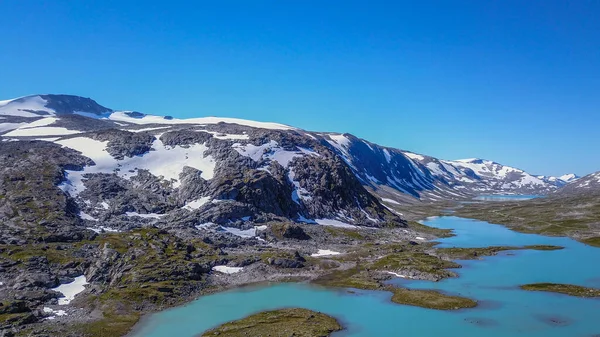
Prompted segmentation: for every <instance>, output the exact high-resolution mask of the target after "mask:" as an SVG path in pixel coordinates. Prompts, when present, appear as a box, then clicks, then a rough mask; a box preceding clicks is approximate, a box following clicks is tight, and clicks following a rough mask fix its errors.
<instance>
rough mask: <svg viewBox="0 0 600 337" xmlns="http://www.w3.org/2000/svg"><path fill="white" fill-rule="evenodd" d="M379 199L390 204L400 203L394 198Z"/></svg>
mask: <svg viewBox="0 0 600 337" xmlns="http://www.w3.org/2000/svg"><path fill="white" fill-rule="evenodd" d="M381 201H383V202H387V203H390V204H395V205H400V203H399V202H397V201H396V200H393V199H388V198H381Z"/></svg>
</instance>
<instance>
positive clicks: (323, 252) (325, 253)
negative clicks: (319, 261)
mask: <svg viewBox="0 0 600 337" xmlns="http://www.w3.org/2000/svg"><path fill="white" fill-rule="evenodd" d="M340 254H341V253H340V252H334V251H333V250H329V249H319V251H318V252H316V253H314V254H311V255H310V256H312V257H319V256H331V255H340Z"/></svg>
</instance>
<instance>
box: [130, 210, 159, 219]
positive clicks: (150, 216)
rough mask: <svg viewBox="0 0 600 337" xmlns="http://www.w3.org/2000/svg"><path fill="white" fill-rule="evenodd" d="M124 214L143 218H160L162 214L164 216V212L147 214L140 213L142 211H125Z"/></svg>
mask: <svg viewBox="0 0 600 337" xmlns="http://www.w3.org/2000/svg"><path fill="white" fill-rule="evenodd" d="M125 215H127V216H130V217H131V216H137V217H140V218H144V219H160V218H162V217H163V216H165V215H166V214H157V213H147V214H142V213H137V212H125Z"/></svg>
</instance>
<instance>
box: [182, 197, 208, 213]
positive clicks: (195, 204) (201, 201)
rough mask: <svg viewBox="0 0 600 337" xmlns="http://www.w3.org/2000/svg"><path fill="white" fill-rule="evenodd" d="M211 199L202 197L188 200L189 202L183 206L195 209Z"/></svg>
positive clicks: (191, 209)
mask: <svg viewBox="0 0 600 337" xmlns="http://www.w3.org/2000/svg"><path fill="white" fill-rule="evenodd" d="M209 201H210V197H202V198H199V199H196V200H193V201H190V202H188V203H187V204H185V206H183V208H185V209H187V210H190V211H193V210H195V209H198V208H200V207H202V205H204V204H206V203H208V202H209Z"/></svg>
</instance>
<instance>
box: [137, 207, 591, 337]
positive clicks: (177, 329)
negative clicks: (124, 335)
mask: <svg viewBox="0 0 600 337" xmlns="http://www.w3.org/2000/svg"><path fill="white" fill-rule="evenodd" d="M423 223H424V224H426V225H428V226H432V227H439V228H451V229H454V230H455V234H456V236H455V237H452V238H446V239H442V240H439V241H440V242H442V244H441V245H442V246H446V247H485V246H492V245H494V246H495V245H513V246H517V245H531V244H550V245H558V246H563V247H565V249H563V250H557V251H532V250H524V251H509V252H503V253H501V254H499V255H496V256H492V257H486V258H484V259H483V260H475V261H459V262H460V263H461V264H462V265H463V268H461V269H456V270H455V271H457V272H458V274H459V275H460V276H459V277H458V278H452V279H446V280H443V281H440V282H429V281H411V280H404V279H395V280H394V281H392V282H397V283H399V284H401V285H402V286H405V287H409V288H419V289H436V290H441V291H444V292H447V293H451V294H459V295H461V296H466V297H470V298H473V299H476V300H477V301H478V302H479V306H478V307H477V308H474V309H464V310H458V311H438V310H430V309H423V308H419V307H411V306H404V305H398V304H394V303H392V302H391V301H390V298H391V294H390V293H386V292H375V291H362V290H353V291H352V292H349V291H348V290H345V289H339V290H335V289H334V290H331V289H324V288H319V287H314V286H310V285H306V284H275V285H266V286H256V287H246V288H241V289H236V290H232V291H227V292H222V293H218V294H214V295H209V296H204V297H201V298H199V299H197V300H195V301H193V302H191V303H189V304H187V305H185V306H181V307H177V308H173V309H170V310H166V311H162V312H159V313H156V314H153V315H150V316H148V317H146V318H145V319H144V320H143V321H142V322H141V323H140V324H138V326H137V327H136V329H135V331H134V332H133V333H132V334H131V336H135V337H170V336H178V337H186V336H189V337H192V336H198V335H199V334H201V333H202V332H204V331H206V330H208V329H210V328H213V327H215V326H218V325H220V324H222V323H225V322H228V321H231V320H236V319H240V318H242V317H245V316H248V315H250V314H252V313H256V312H259V311H263V310H270V309H276V308H282V307H302V308H307V309H311V310H315V311H321V312H324V313H326V314H329V315H332V316H334V317H336V318H337V319H338V320H340V322H341V323H342V324H343V325H344V326H345V327H346V330H344V331H342V332H339V333H336V334H334V336H336V337H340V336H410V337H418V336H427V337H428V336H450V337H454V336H457V337H459V336H460V337H469V336H477V337H480V336H486V337H509V336H510V337H512V336H527V337H538V336H539V337H565V336H568V337H593V336H596V335H598V336H600V300H598V299H583V298H576V297H570V296H566V295H561V294H553V293H543V292H527V291H523V290H520V289H518V285H520V284H524V283H533V282H556V283H570V284H578V285H582V286H590V287H599V288H600V267H598V262H599V261H600V249H599V248H593V247H589V246H586V245H584V244H581V243H579V242H577V241H574V240H571V239H567V238H551V237H544V236H539V235H533V234H521V233H517V232H513V231H510V230H508V229H506V228H505V227H502V226H499V225H493V224H488V223H486V222H482V221H476V220H470V219H464V218H458V217H440V218H430V219H427V220H426V221H424V222H423Z"/></svg>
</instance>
